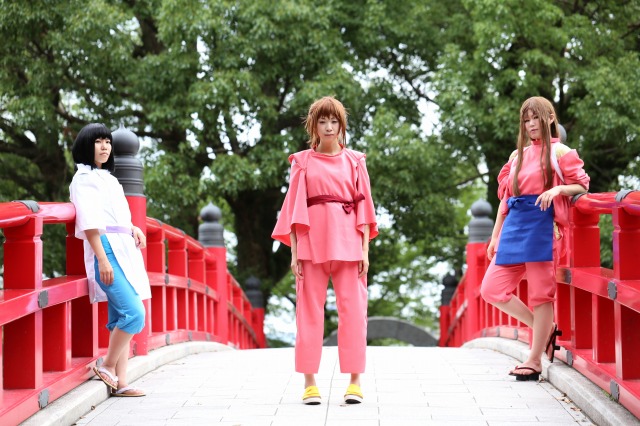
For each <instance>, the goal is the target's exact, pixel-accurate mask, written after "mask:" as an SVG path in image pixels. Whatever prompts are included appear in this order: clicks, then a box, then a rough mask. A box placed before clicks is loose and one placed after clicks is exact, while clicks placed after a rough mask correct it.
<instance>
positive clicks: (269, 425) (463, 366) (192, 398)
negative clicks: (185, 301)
mask: <svg viewBox="0 0 640 426" xmlns="http://www.w3.org/2000/svg"><path fill="white" fill-rule="evenodd" d="M527 351H528V348H527V347H526V345H524V344H522V343H520V342H514V341H509V340H505V339H497V338H487V339H478V340H476V341H474V342H471V344H469V345H467V346H466V347H464V348H437V347H431V348H418V347H369V348H368V351H367V356H368V360H367V373H366V374H364V375H363V376H362V389H363V393H364V397H365V401H364V403H363V404H360V405H350V406H347V405H345V404H344V403H343V402H342V395H343V393H344V391H345V389H346V387H347V384H348V376H347V375H345V374H341V373H340V370H339V365H338V353H337V348H335V347H325V348H324V352H323V358H322V364H321V367H320V373H319V375H318V376H317V378H318V385H319V388H320V392H321V394H322V397H323V402H322V404H321V405H318V406H305V405H303V404H302V403H301V396H302V391H303V378H302V375H300V374H296V373H294V372H293V349H291V348H285V349H261V350H250V351H236V350H232V349H229V348H228V347H226V346H223V345H219V344H215V343H197V342H192V343H187V344H181V345H175V346H169V347H166V348H162V349H158V350H156V351H153V352H151V353H150V354H149V355H148V356H141V357H136V358H133V359H132V360H131V362H130V364H131V368H130V370H131V375H132V378H137V379H136V380H135V381H134V384H135V385H136V386H138V387H140V388H143V389H144V390H146V391H147V396H146V397H142V398H115V397H108V395H107V391H106V387H105V386H104V385H103V384H102V382H100V381H98V380H91V381H89V382H87V383H85V384H84V385H82V386H80V387H79V388H77V389H76V390H74V391H73V392H71V393H70V394H67V395H66V396H64V397H63V398H61V399H59V400H58V401H56V402H54V403H53V404H51V405H49V406H48V407H47V408H45V409H44V410H42V411H41V412H40V413H38V414H37V415H35V416H33V417H32V418H31V419H29V420H28V421H27V422H25V423H24V424H27V425H45V424H77V425H91V426H94V425H100V426H112V425H118V426H125V425H145V426H154V425H189V426H195V425H242V426H250V425H256V426H283V425H296V426H298V425H304V426H316V425H317V426H321V425H330V426H334V425H335V426H341V425H345V426H347V425H348V426H369V425H371V426H386V425H388V426H397V425H403V426H410V425H485V426H486V425H491V426H498V425H573V424H578V425H592V424H596V425H605V424H611V425H614V424H615V425H621V424H625V425H634V424H640V422H638V420H637V419H636V418H635V417H633V416H632V415H631V414H630V413H629V412H628V411H626V410H625V409H624V408H622V407H621V406H620V405H618V404H616V403H614V402H612V401H610V400H609V399H608V398H606V396H605V394H604V393H603V392H602V391H601V390H599V389H598V388H596V387H595V385H593V384H592V383H591V382H589V381H587V380H586V379H584V378H583V377H582V376H580V375H579V373H577V372H575V371H574V370H573V369H571V368H570V367H568V366H566V365H564V364H562V363H561V362H556V363H554V364H553V365H552V366H549V364H546V365H545V374H546V376H547V377H550V378H551V380H552V382H556V383H557V384H555V383H554V384H555V386H554V385H552V383H550V382H549V381H546V380H543V381H541V382H516V381H515V380H514V379H513V378H512V377H510V376H508V375H507V374H506V373H507V372H508V371H509V369H511V368H512V367H513V366H514V365H515V364H516V363H517V362H518V361H517V359H514V358H520V357H524V356H525V355H526V352H527ZM506 353H508V354H509V355H506ZM510 355H511V356H510ZM546 367H548V368H546ZM564 386H566V387H567V389H562V390H560V388H562V387H564Z"/></svg>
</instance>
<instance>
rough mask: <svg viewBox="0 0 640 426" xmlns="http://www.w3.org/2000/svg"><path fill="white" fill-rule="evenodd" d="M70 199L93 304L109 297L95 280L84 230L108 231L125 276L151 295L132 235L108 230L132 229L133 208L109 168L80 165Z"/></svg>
mask: <svg viewBox="0 0 640 426" xmlns="http://www.w3.org/2000/svg"><path fill="white" fill-rule="evenodd" d="M69 192H70V195H71V202H72V203H73V205H74V206H75V208H76V229H75V236H76V238H79V239H81V240H84V264H85V268H86V271H87V280H88V282H89V298H90V300H91V303H95V302H102V301H106V300H107V296H106V294H105V293H104V292H103V291H102V289H101V288H100V286H99V285H98V283H97V282H96V272H95V253H94V252H93V249H92V248H91V244H89V241H88V240H87V236H86V235H85V233H84V231H85V230H87V229H97V230H98V231H99V232H100V235H103V234H105V235H106V236H107V238H108V239H109V244H111V247H112V248H113V253H114V255H115V256H116V259H117V260H118V264H119V265H120V267H121V268H122V270H123V271H124V275H125V276H126V277H127V280H128V281H129V283H131V285H132V286H133V288H134V289H135V291H136V292H137V293H138V295H139V296H140V298H141V299H143V300H144V299H149V298H151V287H150V286H149V277H148V276H147V271H146V270H145V268H144V260H143V258H142V253H141V252H140V249H138V248H137V247H136V244H135V241H134V239H133V237H132V236H131V234H124V233H111V232H109V233H107V232H106V231H107V226H120V227H127V228H131V226H132V223H131V211H130V210H129V204H128V203H127V199H126V198H125V196H124V191H123V189H122V185H120V182H118V179H116V178H115V177H114V176H112V175H111V173H110V172H109V171H108V170H102V169H93V170H92V169H91V167H89V166H87V165H84V164H78V171H77V172H76V174H75V175H74V176H73V180H72V181H71V186H70V187H69Z"/></svg>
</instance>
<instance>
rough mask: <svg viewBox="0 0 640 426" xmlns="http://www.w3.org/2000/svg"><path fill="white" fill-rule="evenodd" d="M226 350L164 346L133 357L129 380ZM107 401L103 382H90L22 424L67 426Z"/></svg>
mask: <svg viewBox="0 0 640 426" xmlns="http://www.w3.org/2000/svg"><path fill="white" fill-rule="evenodd" d="M226 350H234V349H233V348H232V347H230V346H226V345H223V344H221V343H215V342H185V343H178V344H175V345H169V346H164V347H161V348H158V349H155V350H153V351H150V352H149V354H148V355H141V356H135V357H133V358H131V359H130V360H129V366H128V376H129V377H128V379H129V382H134V381H135V380H136V379H138V378H140V377H142V376H144V375H145V374H147V373H149V372H151V371H153V370H155V369H157V368H159V367H161V366H163V365H165V364H167V363H170V362H173V361H176V360H178V359H180V358H184V357H186V356H188V355H193V354H197V353H201V352H218V351H226ZM107 398H109V391H108V390H107V387H106V386H105V385H104V383H102V382H101V381H100V380H88V381H87V382H86V383H83V384H82V385H80V386H78V387H76V388H75V389H73V390H72V391H70V392H68V393H66V394H64V395H63V396H61V397H60V398H58V399H56V400H55V401H53V402H52V403H51V404H49V405H47V406H46V407H44V408H43V409H41V410H40V411H38V412H37V413H36V414H34V415H33V416H31V417H29V418H28V419H27V420H25V421H24V422H22V423H21V425H24V426H68V425H71V424H74V423H75V422H76V421H77V420H78V419H79V418H80V417H82V416H83V415H85V414H86V413H88V412H90V411H91V410H92V408H93V407H95V406H97V405H98V404H100V403H101V402H104V401H106V400H107Z"/></svg>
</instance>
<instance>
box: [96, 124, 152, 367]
mask: <svg viewBox="0 0 640 426" xmlns="http://www.w3.org/2000/svg"><path fill="white" fill-rule="evenodd" d="M112 137H113V152H114V161H115V169H114V173H113V175H114V176H115V177H116V178H118V182H120V184H121V185H122V188H123V189H124V194H125V196H126V198H127V202H128V203H129V210H131V221H132V222H133V224H134V225H135V226H137V227H138V228H140V229H141V230H142V232H143V233H144V234H145V235H147V198H146V197H145V196H144V186H143V170H142V162H141V161H140V160H138V159H137V158H136V154H138V151H139V149H140V141H139V140H138V136H137V135H136V134H135V133H133V132H132V131H130V130H128V129H125V128H124V126H122V125H121V126H120V128H119V129H118V130H116V131H115V132H113V133H112ZM142 258H143V259H144V263H145V268H146V265H147V249H146V248H145V249H143V250H142ZM142 303H143V304H144V307H145V311H146V312H147V315H146V319H145V326H144V329H142V331H141V332H140V333H138V334H136V335H135V336H134V337H133V348H132V349H133V354H134V355H147V354H148V353H149V349H148V341H149V337H150V335H151V318H150V316H151V315H150V314H151V301H150V300H149V299H147V300H143V301H142ZM100 324H102V322H101V323H100Z"/></svg>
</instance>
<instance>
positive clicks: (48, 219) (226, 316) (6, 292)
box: [0, 197, 265, 424]
mask: <svg viewBox="0 0 640 426" xmlns="http://www.w3.org/2000/svg"><path fill="white" fill-rule="evenodd" d="M127 199H128V201H129V204H130V207H131V210H132V213H133V222H134V223H135V224H136V225H137V226H139V227H140V228H141V229H142V230H143V231H145V232H146V234H147V240H148V246H147V249H145V250H144V251H143V257H144V258H145V260H146V264H147V270H148V274H149V278H150V281H151V286H152V287H151V289H152V295H153V297H152V298H151V299H150V300H146V301H144V303H145V307H146V309H147V324H146V326H145V328H144V330H143V331H142V332H141V333H140V334H138V335H136V336H135V337H134V340H133V343H132V345H131V355H145V354H147V353H148V352H149V351H150V350H153V349H156V348H159V347H162V346H166V345H170V344H175V343H179V342H186V341H191V340H194V341H195V340H197V341H215V342H220V343H223V344H228V345H231V346H233V347H236V348H238V349H251V348H261V347H264V346H265V336H264V332H263V322H264V310H263V309H262V308H253V307H252V306H251V304H250V303H249V300H248V298H247V296H246V295H245V293H244V292H243V290H242V289H241V288H240V286H239V285H238V283H237V282H236V280H235V279H234V278H233V277H232V276H231V275H230V274H229V273H228V271H227V261H226V249H225V248H224V247H205V246H204V245H203V244H201V243H200V242H198V241H197V240H195V239H193V238H192V237H190V236H188V235H185V233H184V232H183V231H181V230H179V229H176V228H174V227H172V226H170V225H167V224H164V223H161V222H159V221H157V220H154V219H151V218H147V217H146V213H145V212H146V201H145V200H144V197H127ZM74 221H75V209H74V207H73V205H72V204H71V203H35V202H24V203H23V202H9V203H0V228H2V229H3V232H4V236H5V238H6V241H5V243H4V289H2V290H0V326H2V329H1V330H0V340H1V342H2V352H1V354H0V355H1V356H0V370H1V371H0V401H2V402H1V404H0V419H1V420H2V421H1V422H0V423H2V424H17V423H19V422H21V421H23V420H25V419H26V418H28V417H30V416H31V415H33V414H34V413H36V412H37V411H38V410H39V409H40V408H43V407H44V406H46V405H47V404H49V403H50V402H51V401H53V400H55V399H57V398H59V397H60V396H62V395H64V394H65V393H67V392H69V391H70V390H72V389H73V388H75V387H76V386H79V385H80V384H82V383H83V382H85V381H86V380H88V379H90V378H91V377H92V376H93V372H92V371H91V368H92V367H93V366H94V365H95V364H96V362H97V361H98V360H99V358H100V357H101V356H103V355H104V354H105V353H106V348H107V346H108V339H109V333H108V331H107V329H106V328H105V324H106V321H107V304H106V303H97V304H91V303H89V297H88V288H87V281H86V273H85V269H84V258H83V246H82V241H80V240H78V239H76V238H75V237H74V236H73V235H74V226H75V223H74ZM49 224H66V228H67V234H68V235H67V237H66V268H67V270H66V273H67V275H65V276H62V277H57V278H50V279H43V277H42V270H43V267H42V266H43V243H42V240H41V238H40V237H41V235H42V233H43V229H44V226H47V225H49Z"/></svg>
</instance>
